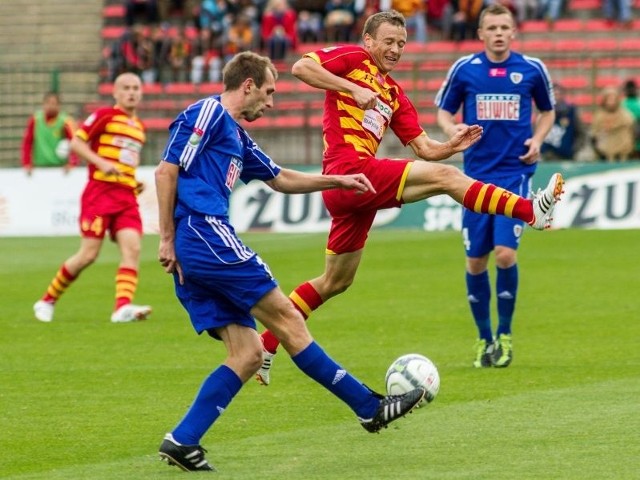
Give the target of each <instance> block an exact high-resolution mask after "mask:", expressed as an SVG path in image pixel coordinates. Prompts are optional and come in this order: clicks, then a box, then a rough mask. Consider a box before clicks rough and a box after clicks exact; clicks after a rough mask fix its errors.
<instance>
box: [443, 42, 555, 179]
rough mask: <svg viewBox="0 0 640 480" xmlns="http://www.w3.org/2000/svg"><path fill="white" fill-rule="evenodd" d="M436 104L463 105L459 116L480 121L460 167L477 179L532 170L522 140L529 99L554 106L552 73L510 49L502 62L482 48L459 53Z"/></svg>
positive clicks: (529, 132)
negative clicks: (523, 157)
mask: <svg viewBox="0 0 640 480" xmlns="http://www.w3.org/2000/svg"><path fill="white" fill-rule="evenodd" d="M435 103H436V105H437V106H438V107H439V108H441V109H443V110H446V111H448V112H450V113H451V114H456V113H457V112H458V110H459V109H460V106H462V121H463V123H466V124H467V125H473V124H478V125H480V126H482V127H483V129H484V133H483V136H482V139H481V140H480V141H479V142H478V143H476V144H475V145H473V146H472V147H470V148H469V149H467V150H466V151H465V152H464V170H465V172H466V173H467V174H468V175H469V176H471V177H473V178H476V179H478V180H484V181H487V180H491V179H493V178H497V177H505V176H511V175H520V174H524V175H532V174H533V173H534V172H535V168H536V164H535V163H534V164H532V165H527V164H525V163H523V162H522V161H520V159H519V158H518V157H519V156H521V155H524V154H525V153H526V151H527V147H526V146H525V145H524V142H525V140H527V139H528V138H531V137H532V136H533V125H532V119H533V114H534V111H533V104H535V106H536V107H537V108H538V110H540V111H549V110H553V108H554V104H555V100H554V97H553V87H552V84H551V78H550V76H549V73H548V71H547V69H546V67H545V65H544V64H543V63H542V61H540V60H539V59H537V58H533V57H528V56H525V55H522V54H520V53H517V52H511V54H510V55H509V58H508V59H507V60H505V61H504V62H501V63H493V62H491V61H490V60H489V59H488V58H487V56H486V54H485V52H481V53H476V54H473V55H468V56H465V57H462V58H460V59H459V60H458V61H457V62H455V63H454V64H453V65H452V67H451V68H450V69H449V72H448V74H447V77H446V79H445V81H444V83H443V84H442V87H441V88H440V90H439V91H438V93H437V95H436V100H435Z"/></svg>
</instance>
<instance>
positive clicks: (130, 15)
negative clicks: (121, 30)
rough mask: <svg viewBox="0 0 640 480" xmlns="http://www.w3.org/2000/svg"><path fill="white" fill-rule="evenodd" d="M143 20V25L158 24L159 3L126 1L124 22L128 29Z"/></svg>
mask: <svg viewBox="0 0 640 480" xmlns="http://www.w3.org/2000/svg"><path fill="white" fill-rule="evenodd" d="M138 18H141V20H142V23H147V24H154V23H158V20H159V19H160V16H159V14H158V2H157V1H156V0H126V1H125V3H124V21H125V24H126V25H127V26H128V27H131V26H133V24H134V23H137V22H136V20H137V19H138Z"/></svg>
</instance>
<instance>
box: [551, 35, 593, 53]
mask: <svg viewBox="0 0 640 480" xmlns="http://www.w3.org/2000/svg"><path fill="white" fill-rule="evenodd" d="M554 47H555V50H556V52H582V51H584V50H585V49H586V45H585V42H584V40H582V39H573V38H559V39H558V40H556V42H555V45H554Z"/></svg>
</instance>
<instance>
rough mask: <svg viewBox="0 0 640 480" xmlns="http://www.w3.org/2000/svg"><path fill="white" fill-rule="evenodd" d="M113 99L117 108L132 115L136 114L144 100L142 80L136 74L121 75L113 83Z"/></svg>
mask: <svg viewBox="0 0 640 480" xmlns="http://www.w3.org/2000/svg"><path fill="white" fill-rule="evenodd" d="M113 98H114V99H115V101H116V106H117V107H119V108H121V109H122V110H124V111H126V112H127V113H129V114H130V115H132V114H134V113H135V111H136V108H137V107H138V104H139V103H140V100H142V80H140V77H139V76H138V75H136V74H135V73H130V72H127V73H121V74H120V75H118V76H117V77H116V80H115V82H113Z"/></svg>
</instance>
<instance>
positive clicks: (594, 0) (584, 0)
mask: <svg viewBox="0 0 640 480" xmlns="http://www.w3.org/2000/svg"><path fill="white" fill-rule="evenodd" d="M601 2H602V0H569V8H568V10H569V11H573V10H598V11H600V8H601V7H602V4H601Z"/></svg>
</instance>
